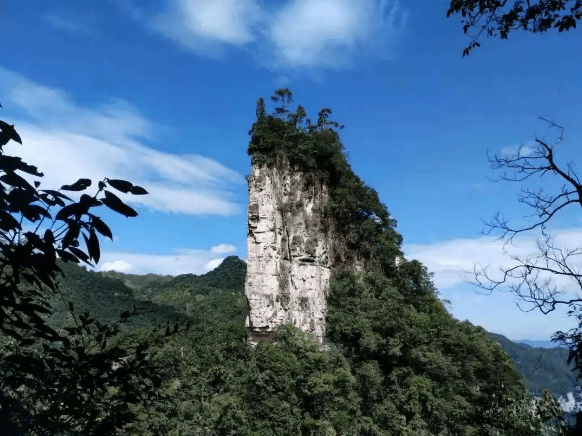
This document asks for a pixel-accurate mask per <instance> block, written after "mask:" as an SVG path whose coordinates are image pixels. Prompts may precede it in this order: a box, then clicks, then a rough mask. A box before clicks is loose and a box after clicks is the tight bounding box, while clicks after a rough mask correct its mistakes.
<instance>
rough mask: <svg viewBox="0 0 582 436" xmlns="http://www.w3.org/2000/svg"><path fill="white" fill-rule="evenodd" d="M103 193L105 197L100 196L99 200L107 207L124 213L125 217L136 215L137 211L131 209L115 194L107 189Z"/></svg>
mask: <svg viewBox="0 0 582 436" xmlns="http://www.w3.org/2000/svg"><path fill="white" fill-rule="evenodd" d="M103 192H104V193H105V198H102V199H101V201H102V202H103V204H104V205H105V206H107V207H108V208H109V209H111V210H113V211H115V212H117V213H119V214H121V215H124V216H126V217H128V218H129V217H134V216H137V212H136V211H135V210H134V209H132V208H131V207H129V206H127V205H126V204H125V203H123V201H121V200H120V199H119V197H117V196H116V195H115V194H112V193H111V192H109V191H107V190H106V191H103Z"/></svg>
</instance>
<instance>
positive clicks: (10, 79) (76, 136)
mask: <svg viewBox="0 0 582 436" xmlns="http://www.w3.org/2000/svg"><path fill="white" fill-rule="evenodd" d="M0 92H1V93H2V95H5V96H7V97H5V98H4V99H5V100H10V101H11V103H12V104H11V107H17V108H19V109H20V110H21V111H22V112H23V114H24V116H25V118H28V121H12V122H16V123H17V128H18V132H19V134H20V136H21V137H22V139H23V145H22V146H21V145H19V144H16V143H13V142H11V143H9V144H8V145H7V146H6V151H7V152H9V153H12V154H16V155H18V156H20V157H22V158H23V160H24V161H26V162H28V163H30V164H32V165H36V166H38V168H39V170H40V171H42V172H44V174H45V177H43V178H42V179H41V183H42V185H41V188H43V187H44V188H45V189H46V188H48V187H51V188H53V187H59V186H61V185H63V184H65V183H73V182H74V181H75V180H77V179H79V178H81V177H86V178H90V179H91V180H93V181H95V182H96V181H97V180H102V179H103V178H104V177H109V178H111V179H124V180H129V181H131V182H132V183H134V184H137V185H140V186H142V187H144V188H145V189H146V190H147V191H148V192H149V195H144V196H131V195H123V194H121V197H122V198H123V200H124V201H127V202H128V203H130V204H133V205H143V206H146V207H148V208H150V209H153V210H158V211H165V212H176V213H185V214H216V215H234V214H237V213H239V212H240V211H241V210H242V207H241V206H240V205H238V204H236V203H235V202H234V201H233V200H232V198H231V196H232V194H231V193H230V189H231V187H232V186H233V185H242V184H244V183H245V182H244V178H243V176H242V175H240V174H238V173H237V172H236V171H233V170H231V169H229V168H227V167H225V166H224V165H222V164H220V163H219V162H216V161H214V160H212V159H209V158H207V157H204V156H199V155H193V154H187V155H175V154H170V153H166V152H162V151H159V150H155V149H153V148H150V147H147V146H145V145H143V144H142V143H140V142H139V138H147V139H150V140H153V141H155V140H156V139H157V138H158V136H157V135H158V133H156V132H158V131H160V130H161V131H163V132H164V131H165V132H167V131H168V129H167V128H164V127H163V126H158V125H156V124H155V123H153V122H151V121H149V120H147V119H145V118H143V117H142V116H141V115H140V114H139V112H138V111H137V110H136V109H135V108H134V107H133V106H131V105H130V104H129V103H128V102H125V101H123V100H113V101H112V102H110V103H108V104H106V105H103V106H100V107H96V108H86V107H82V106H79V105H78V104H76V103H75V102H74V101H73V99H72V98H71V97H70V96H69V95H67V94H66V93H65V92H63V91H62V90H58V89H53V88H49V87H46V86H42V85H38V84H36V83H34V82H31V81H29V80H26V79H24V78H23V77H21V76H19V75H18V74H15V73H12V72H10V71H8V70H5V69H3V68H1V67H0ZM3 103H4V101H3ZM4 106H5V107H8V104H5V105H4ZM63 156H66V165H65V164H64V161H63Z"/></svg>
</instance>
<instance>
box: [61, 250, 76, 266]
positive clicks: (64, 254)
mask: <svg viewBox="0 0 582 436" xmlns="http://www.w3.org/2000/svg"><path fill="white" fill-rule="evenodd" d="M57 254H58V255H59V257H60V258H61V259H63V260H64V261H65V262H69V261H71V262H75V263H79V259H77V258H76V257H75V256H73V255H72V254H71V253H69V252H68V251H65V250H57Z"/></svg>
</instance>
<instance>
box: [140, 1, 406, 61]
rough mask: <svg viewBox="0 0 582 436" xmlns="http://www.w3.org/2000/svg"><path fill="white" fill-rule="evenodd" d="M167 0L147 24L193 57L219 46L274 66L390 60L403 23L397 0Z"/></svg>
mask: <svg viewBox="0 0 582 436" xmlns="http://www.w3.org/2000/svg"><path fill="white" fill-rule="evenodd" d="M269 6H270V7H269V8H268V9H267V7H266V6H265V5H263V4H259V2H258V1H256V0H172V1H171V3H170V7H169V9H168V10H167V11H166V12H163V13H161V14H159V15H157V16H154V17H151V18H150V19H146V20H145V21H146V23H147V25H148V27H149V28H150V29H152V30H154V31H156V32H159V33H161V34H162V35H164V36H166V37H168V38H170V39H172V40H174V41H176V42H177V43H179V44H180V45H182V46H183V47H185V48H187V49H191V50H193V51H194V52H196V53H198V54H201V55H205V56H210V57H218V56H221V55H223V54H224V51H223V49H224V48H225V47H228V46H230V47H237V48H242V49H245V50H247V51H250V52H252V53H254V54H255V57H256V59H257V61H258V62H259V63H260V64H262V65H263V66H267V67H271V68H277V69H287V68H290V69H296V68H342V67H349V66H350V65H351V64H352V62H353V60H354V58H355V57H356V56H360V55H366V56H373V57H378V58H381V59H389V58H391V57H393V56H394V55H395V53H396V51H397V50H395V48H396V47H397V46H398V43H399V40H400V38H401V36H402V34H403V31H404V29H405V25H406V17H407V14H406V12H405V11H404V10H403V9H402V8H401V7H400V6H399V3H398V1H397V0H288V1H286V2H281V3H279V4H278V5H277V7H274V6H272V5H269Z"/></svg>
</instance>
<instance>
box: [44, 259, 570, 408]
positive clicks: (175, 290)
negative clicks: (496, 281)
mask: <svg viewBox="0 0 582 436" xmlns="http://www.w3.org/2000/svg"><path fill="white" fill-rule="evenodd" d="M59 266H60V268H61V269H62V270H63V272H64V273H65V278H64V279H63V280H62V282H61V291H62V294H63V297H64V298H65V300H66V301H72V302H73V303H74V307H75V310H76V311H77V312H79V313H83V312H85V311H89V312H90V313H91V315H92V316H94V317H95V318H96V319H98V320H100V321H101V322H103V323H109V324H111V323H113V322H114V321H116V320H117V319H118V318H119V314H120V313H122V312H124V311H126V310H131V309H132V308H133V306H134V305H135V306H137V307H138V309H139V314H138V315H137V316H135V317H132V318H131V319H130V322H129V323H128V324H129V325H132V326H140V327H143V326H150V325H155V324H158V323H165V322H166V321H167V320H168V319H171V320H185V319H188V318H194V319H205V318H208V317H210V318H214V319H228V320H232V319H238V320H239V321H240V320H244V317H245V316H246V313H245V308H246V299H245V297H244V282H245V274H246V263H245V262H244V261H242V260H240V259H239V258H238V257H236V256H231V257H228V258H226V259H225V260H224V261H223V262H222V263H221V264H220V265H219V266H218V267H217V268H216V269H214V270H212V271H210V272H208V273H206V274H202V275H194V274H183V275H179V276H176V277H172V276H160V275H156V274H147V275H134V274H124V273H118V272H115V271H107V272H97V273H96V272H93V271H88V270H87V269H86V268H84V267H82V266H79V265H76V264H73V263H64V262H59ZM53 307H54V309H55V313H54V315H53V317H54V320H55V322H56V323H57V325H58V324H61V323H64V322H65V320H67V319H69V317H70V315H69V313H68V311H67V309H66V308H65V305H64V304H63V302H62V301H60V299H55V300H54V306H53ZM489 334H490V335H491V337H493V338H494V339H495V340H496V341H497V342H499V343H500V344H501V347H502V348H503V350H504V351H505V352H506V353H507V354H508V355H509V357H510V358H511V359H512V360H513V361H514V362H515V364H516V367H517V370H518V371H519V373H520V374H522V375H523V376H524V377H525V379H526V380H527V382H528V390H529V391H530V392H531V393H532V394H533V395H535V396H537V397H539V396H541V395H542V391H543V390H544V389H550V391H551V392H552V394H553V395H554V396H556V397H560V396H563V397H564V398H566V397H567V394H568V393H569V392H575V391H576V388H577V386H578V385H579V384H578V382H577V381H576V376H575V374H574V373H573V372H572V371H571V368H572V366H571V365H568V363H567V359H568V350H567V349H565V348H559V347H555V348H548V349H544V348H536V347H531V346H529V345H527V344H520V343H516V342H512V341H510V340H509V339H507V338H506V337H505V336H502V335H499V334H496V333H491V332H490V333H489Z"/></svg>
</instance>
